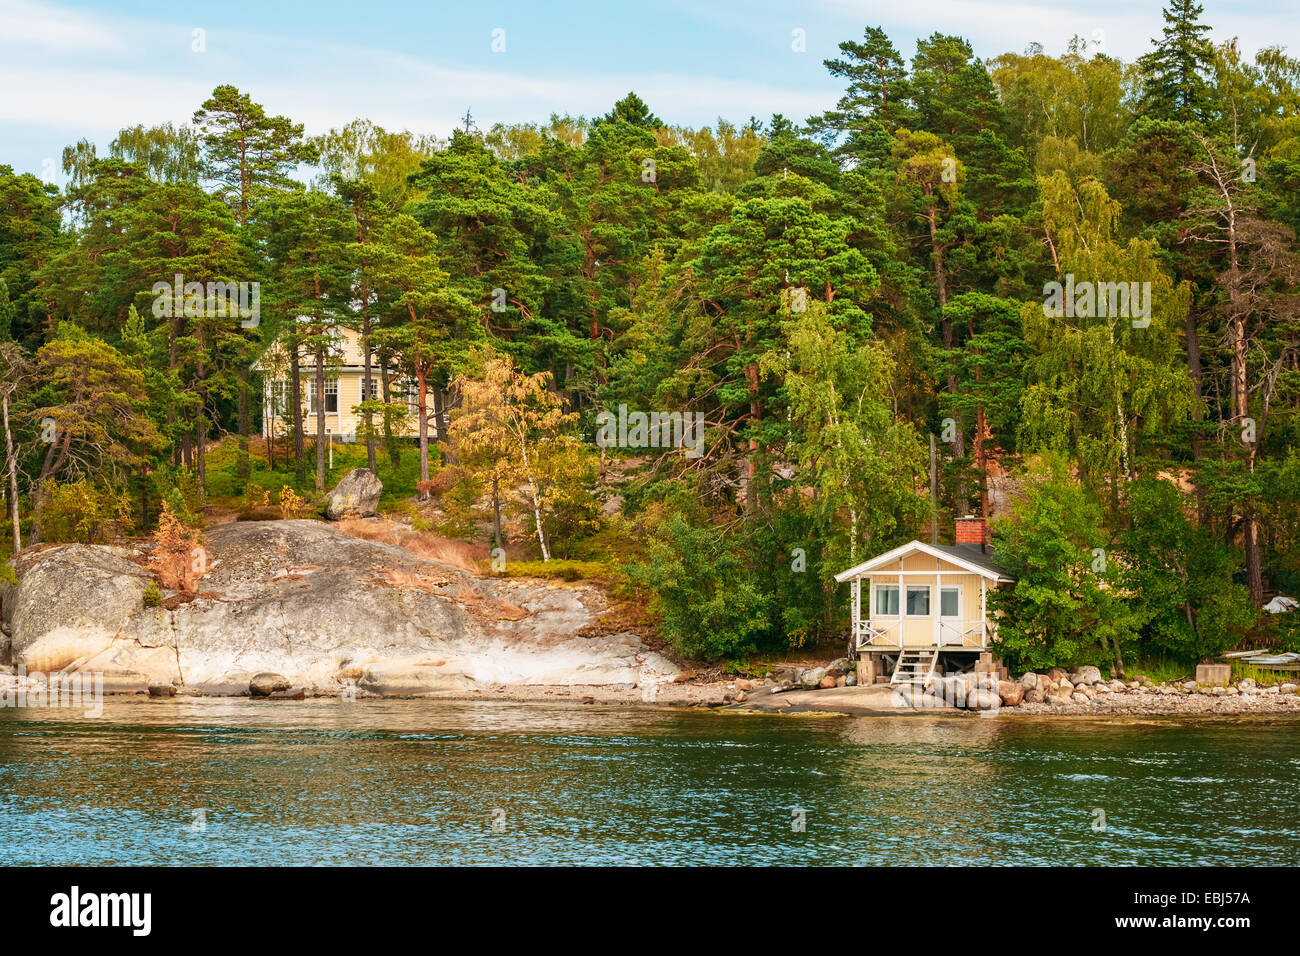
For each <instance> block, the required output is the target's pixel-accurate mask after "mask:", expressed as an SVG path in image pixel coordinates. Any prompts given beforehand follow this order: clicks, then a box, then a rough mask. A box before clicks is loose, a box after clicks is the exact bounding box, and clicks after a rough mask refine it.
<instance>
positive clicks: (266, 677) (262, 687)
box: [248, 671, 289, 697]
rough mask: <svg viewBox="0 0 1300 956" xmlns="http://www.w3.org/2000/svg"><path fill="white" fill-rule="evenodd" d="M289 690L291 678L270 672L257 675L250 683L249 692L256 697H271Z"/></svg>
mask: <svg viewBox="0 0 1300 956" xmlns="http://www.w3.org/2000/svg"><path fill="white" fill-rule="evenodd" d="M288 689H289V678H287V677H285V676H284V675H283V674H272V673H270V672H269V671H267V672H263V673H261V674H257V675H256V676H254V677H253V679H252V680H251V681H249V682H248V692H249V693H250V694H252V695H253V696H254V697H270V696H271V695H272V694H275V693H278V692H279V691H282V690H288Z"/></svg>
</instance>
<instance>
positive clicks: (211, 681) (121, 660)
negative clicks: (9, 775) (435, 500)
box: [0, 520, 678, 695]
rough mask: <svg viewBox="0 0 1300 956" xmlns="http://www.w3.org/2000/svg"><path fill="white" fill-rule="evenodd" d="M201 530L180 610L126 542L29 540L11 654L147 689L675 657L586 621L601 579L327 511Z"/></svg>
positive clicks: (519, 671)
mask: <svg viewBox="0 0 1300 956" xmlns="http://www.w3.org/2000/svg"><path fill="white" fill-rule="evenodd" d="M204 546H205V548H206V549H207V551H208V554H209V567H210V568H211V570H210V572H209V573H208V575H207V576H205V577H204V578H203V579H202V580H201V582H200V585H199V587H200V589H201V592H200V596H199V597H197V598H195V599H194V600H192V601H189V602H187V603H182V604H179V605H178V606H176V607H175V609H173V610H167V609H166V608H146V607H144V606H143V594H144V589H145V587H146V585H147V583H148V581H149V575H148V572H147V571H146V570H144V568H143V567H141V565H140V564H137V563H135V562H134V561H132V560H131V558H132V557H136V558H139V557H140V556H137V555H132V554H131V553H130V552H127V551H124V550H123V549H116V548H106V547H98V546H87V545H71V546H64V547H60V548H55V549H48V550H45V551H41V552H37V553H36V554H34V555H32V556H31V557H30V558H28V557H27V556H24V559H23V560H22V561H20V563H19V573H20V580H19V583H18V585H17V586H0V607H2V608H3V613H4V618H5V621H6V622H7V623H8V625H9V629H10V639H9V644H10V646H9V648H8V649H9V652H10V654H11V656H12V659H13V662H14V663H15V664H20V663H21V664H23V665H24V666H26V667H27V668H28V670H29V671H34V670H55V669H60V668H67V669H70V670H71V669H81V670H85V671H92V672H94V671H102V672H104V673H105V676H106V680H108V681H109V682H110V683H112V680H113V679H116V680H118V681H119V682H125V683H127V684H130V683H131V682H132V681H137V682H139V684H140V685H141V686H140V689H141V690H143V689H144V687H145V686H147V684H148V683H149V682H150V681H160V682H168V683H170V682H176V683H181V684H186V685H225V684H236V685H239V684H242V685H244V686H247V684H248V681H249V680H250V679H251V678H252V677H253V676H254V675H256V674H258V673H260V672H263V671H270V672H274V673H278V674H283V675H284V676H285V677H286V678H288V679H289V681H290V682H292V684H293V685H294V686H295V687H309V688H314V689H315V690H316V691H317V692H322V693H333V692H338V691H340V690H341V689H342V688H343V687H344V682H345V681H347V680H352V681H355V682H356V683H357V686H358V687H359V688H361V689H362V690H367V691H369V692H372V693H383V694H400V695H420V694H445V693H449V692H451V693H455V692H464V691H465V690H469V689H473V688H474V687H478V686H484V685H490V684H501V683H506V684H569V683H572V684H644V683H656V682H662V681H667V680H671V679H672V678H673V677H675V676H676V675H677V673H678V668H677V667H676V666H675V665H674V664H673V663H672V662H671V661H669V660H667V659H666V658H664V657H663V656H662V655H660V654H657V653H655V652H653V651H651V650H650V649H648V648H647V647H646V646H645V645H644V644H643V643H642V642H641V640H640V638H639V637H637V636H636V635H635V634H631V633H626V632H622V633H613V634H609V633H604V634H601V633H599V631H597V632H596V633H597V634H598V635H599V636H579V632H580V631H583V629H584V628H589V627H590V626H591V625H595V624H596V623H597V620H598V618H599V616H600V614H601V613H602V612H603V611H604V610H605V608H606V599H605V597H604V595H603V594H602V593H601V591H600V590H599V589H597V588H594V587H590V586H585V585H570V584H558V583H553V582H548V581H538V580H533V579H500V580H495V579H481V578H476V577H474V576H472V575H469V574H467V573H465V572H463V571H461V570H459V569H456V568H453V567H450V566H448V565H443V564H439V563H437V562H433V561H427V560H424V559H421V558H417V557H415V556H414V555H412V554H411V553H410V552H407V551H405V550H403V549H402V548H398V547H395V546H393V545H388V544H383V543H380V542H373V541H363V540H360V539H357V538H351V537H348V536H346V535H344V534H341V533H339V532H337V531H335V530H334V529H333V528H332V527H331V526H330V525H328V524H326V523H325V522H320V521H309V520H303V521H257V522H236V523H233V524H227V525H219V526H217V527H214V528H211V529H209V530H208V531H207V533H206V537H205V542H204ZM169 603H170V602H169ZM3 650H4V648H3V644H2V643H0V652H2V651H3Z"/></svg>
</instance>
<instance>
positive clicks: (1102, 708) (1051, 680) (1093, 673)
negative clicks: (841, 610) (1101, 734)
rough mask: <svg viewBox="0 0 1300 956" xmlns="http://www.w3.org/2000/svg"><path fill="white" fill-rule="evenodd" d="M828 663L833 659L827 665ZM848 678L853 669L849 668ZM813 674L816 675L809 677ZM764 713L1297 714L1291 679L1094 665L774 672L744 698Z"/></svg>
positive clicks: (1299, 711) (1299, 708) (1299, 712)
mask: <svg viewBox="0 0 1300 956" xmlns="http://www.w3.org/2000/svg"><path fill="white" fill-rule="evenodd" d="M834 667H835V665H832V669H833V668H834ZM849 677H850V678H851V677H852V675H849ZM814 681H815V682H814ZM744 706H745V707H746V708H747V709H753V710H759V711H763V712H767V713H803V712H820V713H845V714H850V715H868V714H897V715H908V714H911V715H918V714H952V715H968V716H969V715H976V714H979V715H984V716H993V715H1006V716H1015V715H1024V716H1044V715H1047V716H1062V717H1067V716H1068V717H1111V716H1113V717H1147V716H1158V715H1167V716H1234V715H1263V714H1267V715H1292V716H1296V717H1300V696H1297V685H1296V684H1295V683H1291V682H1286V683H1281V684H1272V685H1269V686H1259V685H1258V684H1256V682H1255V681H1254V680H1252V679H1250V678H1245V679H1243V680H1240V681H1238V682H1236V683H1232V684H1226V685H1208V684H1197V683H1196V682H1195V681H1170V682H1166V683H1162V684H1158V683H1156V682H1154V681H1152V680H1150V679H1149V678H1147V677H1144V676H1139V677H1136V678H1134V679H1133V680H1130V681H1122V680H1118V679H1113V678H1112V679H1107V678H1103V677H1102V675H1101V673H1100V671H1099V670H1098V668H1096V667H1091V666H1088V667H1082V668H1078V669H1077V670H1075V671H1074V672H1072V673H1067V672H1066V671H1065V670H1064V669H1061V668H1054V669H1052V670H1050V671H1048V672H1047V673H1045V674H1039V673H1027V674H1024V675H1023V676H1022V677H1021V678H1020V679H1019V680H1015V681H1012V680H998V679H997V677H996V676H995V675H993V674H957V675H950V676H939V677H935V678H933V679H932V680H931V681H930V682H929V683H927V684H925V685H913V684H901V685H897V686H891V685H889V684H873V685H870V686H862V687H854V686H853V685H852V684H851V683H849V681H848V680H847V679H845V678H843V677H841V678H839V679H838V680H837V681H836V684H835V686H832V685H830V684H828V683H826V678H825V677H823V676H821V675H820V674H818V673H812V674H808V673H805V672H798V671H796V672H794V673H787V674H782V675H780V679H779V680H778V681H776V682H775V683H773V684H771V685H770V686H768V687H767V688H765V689H763V690H760V691H756V692H755V693H754V694H753V695H752V699H751V700H750V701H749V702H748V703H747V704H745V705H744Z"/></svg>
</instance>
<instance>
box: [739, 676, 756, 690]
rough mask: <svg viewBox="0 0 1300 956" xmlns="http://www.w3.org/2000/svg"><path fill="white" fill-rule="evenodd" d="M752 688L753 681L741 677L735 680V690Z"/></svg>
mask: <svg viewBox="0 0 1300 956" xmlns="http://www.w3.org/2000/svg"><path fill="white" fill-rule="evenodd" d="M753 689H754V684H753V682H751V681H747V680H745V678H743V677H742V678H740V679H739V680H737V681H736V690H753Z"/></svg>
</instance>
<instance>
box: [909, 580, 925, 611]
mask: <svg viewBox="0 0 1300 956" xmlns="http://www.w3.org/2000/svg"><path fill="white" fill-rule="evenodd" d="M907 616H908V617H929V616H930V585H928V584H909V585H908V586H907Z"/></svg>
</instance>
